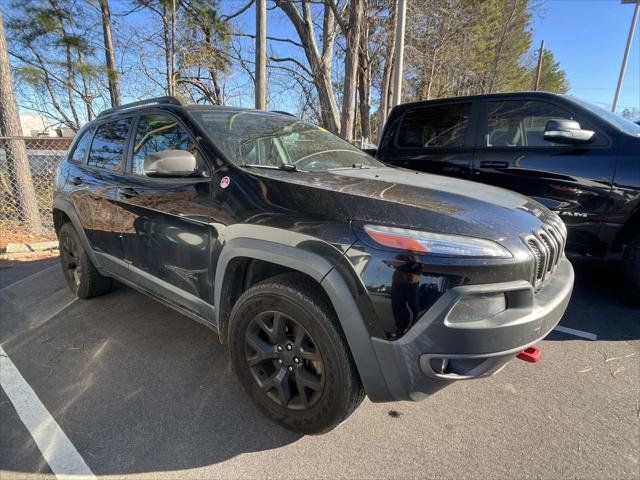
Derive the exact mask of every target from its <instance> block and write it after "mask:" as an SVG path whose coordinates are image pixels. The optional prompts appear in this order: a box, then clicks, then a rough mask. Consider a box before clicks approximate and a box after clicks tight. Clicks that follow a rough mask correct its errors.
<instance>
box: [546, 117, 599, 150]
mask: <svg viewBox="0 0 640 480" xmlns="http://www.w3.org/2000/svg"><path fill="white" fill-rule="evenodd" d="M595 133H596V132H594V131H593V130H583V129H581V128H580V124H579V123H578V122H576V121H575V120H564V119H563V120H549V121H548V122H547V124H546V125H545V127H544V139H545V140H548V141H550V142H555V143H561V144H565V145H578V144H580V143H588V142H590V141H591V140H593V136H594V135H595Z"/></svg>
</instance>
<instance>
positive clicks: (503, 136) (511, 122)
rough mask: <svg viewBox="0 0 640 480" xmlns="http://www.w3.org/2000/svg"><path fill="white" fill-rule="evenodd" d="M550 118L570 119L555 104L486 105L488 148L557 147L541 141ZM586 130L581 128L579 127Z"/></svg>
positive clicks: (570, 117) (516, 103)
mask: <svg viewBox="0 0 640 480" xmlns="http://www.w3.org/2000/svg"><path fill="white" fill-rule="evenodd" d="M552 119H573V116H572V115H571V114H570V113H569V112H567V111H565V110H563V109H561V108H559V107H556V106H555V105H552V104H550V103H546V102H538V101H530V100H526V101H525V100H513V101H505V102H489V125H488V127H489V128H488V130H487V134H486V135H485V145H486V146H487V147H548V146H553V145H559V144H557V143H555V142H550V141H548V140H545V139H544V127H545V125H546V124H547V122H548V121H549V120H552ZM581 126H582V128H585V126H584V125H581Z"/></svg>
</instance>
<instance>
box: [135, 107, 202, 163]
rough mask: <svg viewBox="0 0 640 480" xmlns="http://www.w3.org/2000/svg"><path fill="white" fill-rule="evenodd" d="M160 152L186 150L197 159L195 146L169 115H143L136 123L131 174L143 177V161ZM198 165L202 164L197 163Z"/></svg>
mask: <svg viewBox="0 0 640 480" xmlns="http://www.w3.org/2000/svg"><path fill="white" fill-rule="evenodd" d="M162 150H187V151H189V152H191V153H193V154H194V155H195V156H196V158H198V157H199V155H198V151H197V149H196V146H195V144H194V143H193V141H192V140H191V137H190V136H189V134H188V133H187V132H186V130H185V129H184V128H182V127H181V126H180V124H179V123H178V122H177V121H176V119H175V118H173V117H172V116H170V115H162V114H153V115H143V116H141V117H140V120H139V121H138V127H137V129H136V140H135V144H134V145H133V158H132V160H133V165H132V170H131V171H132V172H133V173H134V174H136V175H144V174H145V173H144V160H145V158H147V156H148V155H149V154H151V153H155V152H160V151H162ZM199 163H202V162H200V161H199Z"/></svg>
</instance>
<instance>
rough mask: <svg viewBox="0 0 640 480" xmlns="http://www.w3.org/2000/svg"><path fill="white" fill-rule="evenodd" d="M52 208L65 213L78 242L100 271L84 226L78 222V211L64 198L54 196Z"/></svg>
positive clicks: (100, 266)
mask: <svg viewBox="0 0 640 480" xmlns="http://www.w3.org/2000/svg"><path fill="white" fill-rule="evenodd" d="M53 210H60V211H61V212H64V213H65V215H66V216H67V217H68V218H69V220H70V221H71V224H72V225H73V228H75V230H76V233H77V234H78V237H80V242H81V243H82V246H83V247H84V250H85V251H86V252H87V255H89V258H90V259H91V262H92V263H93V265H94V266H95V267H96V268H97V269H98V271H102V270H103V269H102V265H100V261H99V260H98V257H97V255H95V254H94V252H93V249H92V248H91V244H90V243H89V239H88V238H87V234H86V233H85V232H84V228H82V222H80V217H79V216H78V212H76V209H75V207H74V206H73V204H72V203H71V202H70V201H69V200H67V199H65V198H61V197H56V198H54V199H53Z"/></svg>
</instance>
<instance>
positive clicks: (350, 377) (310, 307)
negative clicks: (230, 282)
mask: <svg viewBox="0 0 640 480" xmlns="http://www.w3.org/2000/svg"><path fill="white" fill-rule="evenodd" d="M317 288H318V287H317V286H316V285H313V283H311V282H310V281H309V280H308V279H307V278H306V277H304V276H302V275H298V274H284V275H278V276H277V277H273V278H271V279H268V280H265V281H264V282H261V283H259V284H257V285H255V286H253V287H251V288H250V289H248V290H247V291H246V292H245V293H244V294H242V296H241V297H240V298H239V299H238V301H237V302H236V304H235V306H234V307H233V311H232V312H231V318H230V321H229V348H230V354H231V361H232V364H233V367H234V370H235V372H236V374H237V375H238V377H239V379H240V382H241V383H242V385H243V386H244V388H245V390H246V391H247V393H248V394H249V396H251V398H252V399H253V401H254V402H255V403H256V404H257V406H258V407H259V408H260V409H261V410H262V411H263V412H264V413H265V414H266V415H267V416H268V417H270V418H271V419H273V420H275V421H276V422H278V423H279V424H281V425H283V426H284V427H286V428H288V429H290V430H293V431H295V432H298V433H303V434H317V433H323V432H326V431H329V430H331V429H332V428H334V427H335V426H337V425H338V424H339V423H340V422H342V421H343V420H344V419H346V418H347V417H348V416H349V415H350V414H351V413H352V412H353V410H354V409H355V408H356V407H357V406H358V405H359V403H360V402H361V401H362V398H363V396H364V393H363V389H362V386H361V383H360V378H359V376H358V373H357V371H356V368H355V365H354V362H353V359H352V357H351V354H350V352H349V349H348V347H347V344H346V341H345V339H344V336H343V334H342V331H341V330H340V327H339V326H338V323H337V320H336V318H335V314H334V313H333V311H332V310H331V308H330V307H329V306H328V305H327V304H326V302H325V301H324V299H323V297H322V296H320V295H318V294H317V293H316V292H317Z"/></svg>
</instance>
